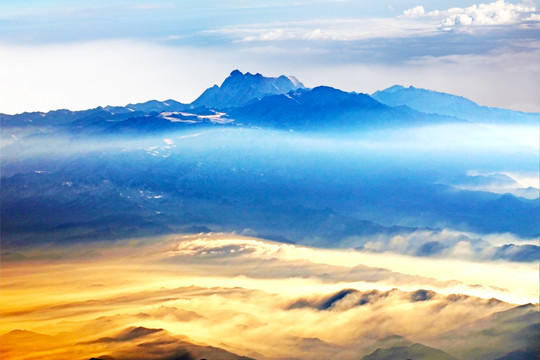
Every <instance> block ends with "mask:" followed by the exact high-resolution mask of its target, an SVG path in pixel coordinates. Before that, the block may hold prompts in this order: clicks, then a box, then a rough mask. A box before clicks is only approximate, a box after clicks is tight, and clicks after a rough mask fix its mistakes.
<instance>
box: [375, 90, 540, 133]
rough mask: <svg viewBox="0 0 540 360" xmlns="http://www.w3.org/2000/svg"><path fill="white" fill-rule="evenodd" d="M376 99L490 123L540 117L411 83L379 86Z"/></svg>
mask: <svg viewBox="0 0 540 360" xmlns="http://www.w3.org/2000/svg"><path fill="white" fill-rule="evenodd" d="M371 96H372V97H373V98H374V99H376V100H378V101H380V102H382V103H383V104H386V105H389V106H400V105H406V106H408V107H410V108H412V109H415V110H417V111H421V112H424V113H433V114H440V115H447V116H455V117H458V118H461V119H466V120H470V121H478V122H488V123H506V122H508V123H526V124H534V125H537V124H538V122H539V121H540V114H538V113H524V112H520V111H513V110H508V109H500V108H492V107H487V106H480V105H478V104H477V103H475V102H473V101H471V100H469V99H467V98H464V97H462V96H456V95H451V94H446V93H443V92H437V91H432V90H426V89H419V88H415V87H412V86H409V87H408V88H406V87H403V86H400V85H394V86H392V87H389V88H387V89H385V90H379V91H377V92H375V93H373V94H372V95H371Z"/></svg>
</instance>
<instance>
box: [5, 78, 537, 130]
mask: <svg viewBox="0 0 540 360" xmlns="http://www.w3.org/2000/svg"><path fill="white" fill-rule="evenodd" d="M212 111H214V112H213V113H212ZM218 111H223V120H226V121H211V120H212V118H209V117H208V116H207V115H212V114H216V113H217V112H218ZM163 114H165V115H163ZM201 115H202V116H201ZM539 115H540V114H531V113H523V112H519V111H512V110H506V109H497V108H488V107H483V106H479V105H477V104H476V103H474V102H472V101H471V100H468V99H466V98H463V97H459V96H454V95H450V94H445V93H439V92H435V91H430V90H425V89H416V88H413V87H409V88H404V87H402V86H399V85H396V86H393V87H390V88H388V89H385V90H382V91H377V92H375V93H374V94H372V95H371V96H370V95H367V94H362V93H348V92H344V91H341V90H338V89H335V88H332V87H328V86H318V87H315V88H313V89H309V88H306V87H304V85H303V84H302V83H301V82H300V81H298V80H297V79H296V78H294V77H286V76H283V75H282V76H279V77H265V76H263V75H261V74H255V75H253V74H251V73H245V74H243V73H242V72H240V71H239V70H234V71H233V72H231V74H230V75H229V76H228V77H227V78H226V79H225V80H224V81H223V83H222V84H221V86H217V85H214V86H213V87H210V88H208V89H207V90H206V91H204V92H203V93H202V94H201V95H200V96H199V97H198V98H197V99H196V100H195V101H193V102H192V103H191V104H184V103H181V102H178V101H175V100H172V99H169V100H166V101H157V100H150V101H147V102H144V103H139V104H128V105H126V106H105V107H97V108H94V109H89V110H83V111H69V110H65V109H62V110H54V111H49V112H47V113H43V112H32V113H22V114H16V115H5V114H0V125H1V126H2V127H3V128H16V127H23V128H35V127H53V128H63V129H70V130H71V131H76V132H79V131H81V130H90V132H91V133H96V134H102V133H109V132H111V133H115V134H117V133H119V132H122V131H124V130H125V131H128V132H132V133H133V132H135V133H137V132H139V133H146V132H151V133H152V132H163V131H172V130H182V129H186V128H191V127H199V126H201V124H202V125H203V126H219V125H223V124H229V125H231V123H234V125H238V126H245V125H247V126H250V127H270V128H277V129H289V130H300V131H301V130H304V131H313V130H314V131H321V130H325V131H328V130H332V131H342V130H352V129H354V128H357V129H359V130H362V129H364V128H372V127H388V126H391V127H393V126H421V125H427V124H438V123H451V122H463V121H472V122H477V121H479V122H487V121H490V122H497V123H512V124H515V123H525V124H536V123H538V120H539V119H540V116H539ZM186 116H187V117H188V118H186ZM175 118H177V119H175ZM127 120H129V121H127ZM229 120H230V121H229ZM167 121H168V122H170V123H167Z"/></svg>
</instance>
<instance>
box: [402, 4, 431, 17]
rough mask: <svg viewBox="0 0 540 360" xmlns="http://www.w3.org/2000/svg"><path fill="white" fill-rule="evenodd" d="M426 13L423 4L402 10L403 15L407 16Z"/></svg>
mask: <svg viewBox="0 0 540 360" xmlns="http://www.w3.org/2000/svg"><path fill="white" fill-rule="evenodd" d="M425 14H426V10H424V7H423V6H420V5H419V6H417V7H414V8H412V9H408V10H405V11H404V12H403V15H405V16H408V17H415V16H422V15H425Z"/></svg>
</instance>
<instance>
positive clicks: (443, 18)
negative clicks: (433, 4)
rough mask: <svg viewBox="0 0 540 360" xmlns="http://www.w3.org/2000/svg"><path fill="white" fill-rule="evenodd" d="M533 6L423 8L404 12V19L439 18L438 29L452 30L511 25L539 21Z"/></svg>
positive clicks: (499, 2) (501, 4) (499, 4)
mask: <svg viewBox="0 0 540 360" xmlns="http://www.w3.org/2000/svg"><path fill="white" fill-rule="evenodd" d="M535 11H536V8H535V7H534V6H533V4H512V3H507V2H505V1H504V0H497V1H494V2H491V3H487V4H478V5H476V4H475V5H472V6H469V7H466V8H457V7H456V8H451V9H447V10H434V11H429V12H426V11H425V9H424V7H423V6H416V7H414V8H411V9H408V10H405V11H404V12H403V16H404V17H413V18H414V17H416V18H418V17H431V18H437V17H438V18H440V24H439V26H440V29H442V30H453V29H456V28H459V27H467V26H482V25H487V26H493V25H511V24H517V23H520V22H523V21H540V17H539V15H538V14H534V12H535Z"/></svg>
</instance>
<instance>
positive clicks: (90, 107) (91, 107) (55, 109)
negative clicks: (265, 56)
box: [0, 69, 540, 115]
mask: <svg viewBox="0 0 540 360" xmlns="http://www.w3.org/2000/svg"><path fill="white" fill-rule="evenodd" d="M234 71H240V72H241V73H242V74H244V75H247V74H252V75H257V74H260V75H262V76H265V77H272V78H277V77H279V76H286V77H293V78H295V79H297V80H298V81H299V82H300V83H302V84H303V85H305V84H304V82H303V81H302V80H301V79H298V78H297V77H296V76H295V75H294V74H279V75H270V76H267V75H266V74H264V73H260V72H255V71H253V72H252V71H242V70H240V69H234V70H232V71H231V74H232V72H234ZM226 78H227V77H225V78H223V80H221V81H220V82H217V83H215V84H213V85H209V86H208V87H207V88H206V89H204V90H203V91H201V92H200V93H199V94H198V95H196V96H194V97H192V100H191V101H185V100H183V99H178V98H172V97H171V98H150V99H147V100H144V99H143V100H138V101H130V102H127V103H122V104H114V103H109V104H96V105H93V106H92V105H90V106H86V107H85V106H81V107H77V108H69V107H59V108H50V109H46V110H39V109H37V110H24V111H21V112H11V113H8V112H2V111H0V114H4V115H18V114H22V113H34V112H38V113H47V112H51V111H61V110H69V111H84V110H90V109H95V108H106V107H109V106H110V107H127V106H129V105H135V104H141V103H146V102H150V101H159V102H167V101H171V100H172V101H177V102H180V103H182V104H191V103H193V102H194V101H195V100H197V98H199V97H200V96H201V95H202V93H203V92H204V91H205V90H207V89H209V88H211V87H212V86H216V85H217V86H220V85H221V83H222V82H223V81H224V80H225V79H226ZM320 86H329V87H332V88H335V89H337V90H341V91H345V92H354V93H358V94H366V95H369V96H371V95H373V94H374V93H375V92H376V91H382V90H386V89H389V88H392V87H396V86H400V87H403V88H411V87H412V88H415V89H420V90H428V91H434V92H438V93H444V94H449V95H454V96H459V97H463V98H466V99H468V100H471V101H473V102H475V103H476V104H478V105H480V106H487V107H492V108H502V109H509V110H514V111H520V112H526V113H540V109H539V110H538V111H523V110H519V109H511V108H504V107H500V106H489V105H483V104H480V103H477V102H476V101H474V100H473V99H470V98H468V97H466V96H463V95H461V94H457V93H447V92H444V91H439V90H435V89H428V88H423V87H418V86H415V85H412V84H410V85H409V84H407V85H403V84H394V85H390V86H387V87H384V88H380V89H375V90H373V91H371V92H363V91H358V90H350V91H347V90H343V89H340V88H338V87H334V86H331V85H326V84H320V85H314V86H305V88H306V89H313V88H316V87H320Z"/></svg>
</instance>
